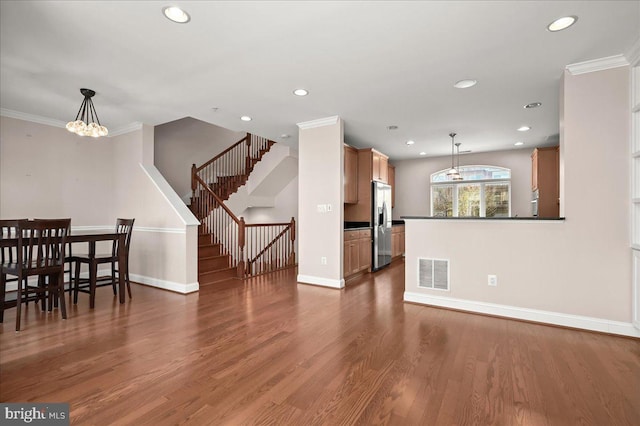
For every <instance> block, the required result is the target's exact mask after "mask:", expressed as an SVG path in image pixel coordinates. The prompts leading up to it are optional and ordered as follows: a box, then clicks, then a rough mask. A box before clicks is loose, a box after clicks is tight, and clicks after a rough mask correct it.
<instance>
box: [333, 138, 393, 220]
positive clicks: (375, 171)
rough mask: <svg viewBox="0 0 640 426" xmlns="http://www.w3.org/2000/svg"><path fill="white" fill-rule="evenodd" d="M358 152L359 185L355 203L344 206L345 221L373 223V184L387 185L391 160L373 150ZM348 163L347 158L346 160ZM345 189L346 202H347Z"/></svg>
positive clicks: (360, 150)
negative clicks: (381, 183) (378, 182)
mask: <svg viewBox="0 0 640 426" xmlns="http://www.w3.org/2000/svg"><path fill="white" fill-rule="evenodd" d="M357 151H358V172H357V173H358V179H357V181H358V183H357V188H356V192H357V200H356V202H355V203H353V202H349V203H348V202H346V201H345V204H344V220H345V221H347V222H367V223H371V182H372V181H374V180H376V181H380V182H384V183H387V182H388V179H389V158H388V157H387V156H386V155H384V154H382V153H380V152H378V151H376V150H375V149H372V148H366V149H359V150H357ZM345 161H346V158H345ZM346 198H347V197H346V188H345V200H346Z"/></svg>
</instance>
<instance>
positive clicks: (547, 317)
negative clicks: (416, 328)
mask: <svg viewBox="0 0 640 426" xmlns="http://www.w3.org/2000/svg"><path fill="white" fill-rule="evenodd" d="M404 301H405V302H412V303H419V304H422V305H432V306H438V307H442V308H450V309H459V310H462V311H469V312H477V313H481V314H488V315H496V316H500V317H506V318H514V319H521V320H526V321H534V322H540V323H545V324H553V325H560V326H563V327H572V328H580V329H584V330H591V331H599V332H602V333H611V334H619V335H622V336H631V337H639V338H640V330H637V329H635V328H634V327H633V325H632V324H631V323H626V322H621V321H612V320H606V319H601V318H593V317H585V316H580V315H571V314H563V313H559V312H549V311H542V310H538V309H529V308H520V307H517V306H508V305H498V304H495V303H486V302H477V301H473V300H463V299H455V298H453V297H442V296H431V295H426V294H421V293H413V292H405V293H404Z"/></svg>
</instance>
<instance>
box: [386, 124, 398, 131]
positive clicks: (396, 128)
mask: <svg viewBox="0 0 640 426" xmlns="http://www.w3.org/2000/svg"><path fill="white" fill-rule="evenodd" d="M387 130H398V126H394V125H391V126H387Z"/></svg>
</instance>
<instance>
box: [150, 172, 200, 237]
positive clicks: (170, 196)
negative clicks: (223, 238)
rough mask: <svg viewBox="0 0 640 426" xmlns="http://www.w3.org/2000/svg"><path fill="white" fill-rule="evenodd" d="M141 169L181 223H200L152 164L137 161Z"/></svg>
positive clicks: (195, 224) (196, 224)
mask: <svg viewBox="0 0 640 426" xmlns="http://www.w3.org/2000/svg"><path fill="white" fill-rule="evenodd" d="M138 164H139V165H140V168H141V169H142V171H143V172H144V173H145V174H146V175H147V177H148V178H149V180H150V181H151V183H153V185H154V186H155V187H156V189H157V190H158V192H159V193H160V194H161V195H162V196H163V197H164V199H165V200H166V201H167V203H169V205H170V206H171V208H172V209H173V211H174V212H175V213H176V214H177V215H178V217H180V220H182V223H184V224H185V225H187V226H190V225H193V226H198V225H200V221H199V220H198V219H197V218H196V217H195V216H194V215H193V212H192V211H191V210H189V208H188V207H187V206H186V204H185V203H183V202H182V199H180V196H179V195H178V194H176V192H175V191H174V190H173V188H171V186H170V185H169V183H168V182H167V180H166V179H165V178H164V176H162V173H160V171H159V170H158V169H157V168H156V167H155V166H154V165H150V166H145V165H144V164H142V163H138Z"/></svg>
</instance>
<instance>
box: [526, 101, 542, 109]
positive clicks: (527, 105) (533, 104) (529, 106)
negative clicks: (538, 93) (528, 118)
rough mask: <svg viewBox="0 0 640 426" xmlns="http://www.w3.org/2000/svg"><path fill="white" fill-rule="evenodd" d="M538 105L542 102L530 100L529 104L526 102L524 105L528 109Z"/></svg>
mask: <svg viewBox="0 0 640 426" xmlns="http://www.w3.org/2000/svg"><path fill="white" fill-rule="evenodd" d="M539 106H542V102H531V103H530V104H526V105H525V106H524V107H525V108H527V109H529V108H538V107H539Z"/></svg>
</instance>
